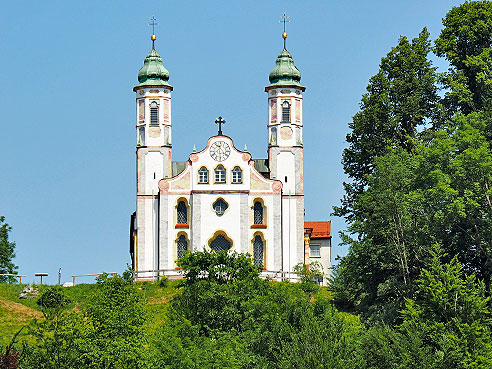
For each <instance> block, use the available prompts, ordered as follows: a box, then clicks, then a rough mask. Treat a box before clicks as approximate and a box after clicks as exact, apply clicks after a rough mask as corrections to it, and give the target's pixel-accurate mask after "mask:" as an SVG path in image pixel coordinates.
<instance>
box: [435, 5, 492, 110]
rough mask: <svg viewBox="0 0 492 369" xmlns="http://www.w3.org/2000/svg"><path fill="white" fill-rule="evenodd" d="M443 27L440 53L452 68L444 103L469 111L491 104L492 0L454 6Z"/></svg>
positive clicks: (437, 44)
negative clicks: (491, 0)
mask: <svg viewBox="0 0 492 369" xmlns="http://www.w3.org/2000/svg"><path fill="white" fill-rule="evenodd" d="M443 25H444V28H443V29H442V31H441V34H440V35H439V37H438V38H437V39H436V41H435V51H436V54H437V55H438V56H443V57H445V58H446V59H447V60H448V61H449V63H450V65H451V66H450V68H449V71H448V72H447V73H446V74H445V76H444V79H443V83H444V85H445V87H447V88H448V92H447V94H446V98H445V101H444V102H445V104H446V106H447V108H448V109H449V110H450V111H451V112H455V111H460V112H462V113H464V114H469V113H471V112H473V111H480V110H489V111H490V109H491V108H492V105H491V103H492V100H491V99H492V3H491V2H490V1H467V2H465V3H463V4H461V5H459V6H456V7H453V8H452V9H451V10H450V11H449V12H448V13H447V14H446V17H444V19H443Z"/></svg>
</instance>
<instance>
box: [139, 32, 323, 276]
mask: <svg viewBox="0 0 492 369" xmlns="http://www.w3.org/2000/svg"><path fill="white" fill-rule="evenodd" d="M286 37H287V35H286V33H284V34H283V38H284V49H283V50H282V52H281V53H280V54H279V55H278V57H277V60H276V65H275V67H274V69H273V70H272V71H271V73H270V76H269V80H270V84H269V85H268V86H266V87H265V92H266V93H267V96H268V97H267V102H268V129H267V132H265V143H266V148H267V153H268V157H267V158H266V159H255V158H252V156H251V154H250V153H249V152H248V151H247V149H246V148H245V149H244V150H240V149H238V148H236V147H235V145H234V142H233V139H232V138H230V137H228V136H225V135H223V134H222V130H221V124H222V123H223V122H224V120H223V119H222V117H219V118H218V120H217V121H216V123H218V124H219V132H218V134H217V135H216V136H213V137H210V138H209V139H208V141H207V142H206V144H205V147H204V148H203V149H202V150H200V151H197V150H195V148H193V152H192V153H191V154H190V155H189V157H188V160H186V161H182V162H178V161H172V145H173V141H172V123H173V122H172V119H171V94H172V91H173V87H172V86H171V85H170V84H169V82H168V81H169V72H168V71H167V69H166V68H165V67H164V65H163V63H162V59H161V57H160V56H159V54H158V53H157V51H156V50H155V48H154V41H155V36H154V35H152V50H151V51H150V53H149V54H148V55H147V57H146V58H145V61H144V65H143V67H142V68H141V69H140V71H139V73H138V80H139V84H138V85H137V86H135V88H134V91H135V93H136V110H137V114H136V115H137V117H136V142H137V147H136V154H137V162H136V166H137V202H136V212H135V213H134V214H133V215H132V219H131V226H130V254H131V258H132V267H133V269H134V270H135V273H136V278H137V280H153V279H155V278H158V277H159V276H164V275H165V276H168V277H169V278H176V277H179V276H180V274H179V269H178V267H177V260H178V259H179V258H180V257H181V256H182V255H183V254H184V253H185V252H186V251H191V252H194V251H203V250H209V251H220V250H228V251H229V252H238V253H249V254H250V255H251V257H252V260H253V262H254V263H255V264H256V265H259V266H261V267H262V268H263V273H262V275H263V276H270V277H272V278H274V279H278V280H280V279H285V278H287V279H291V280H296V278H297V276H296V275H295V273H294V272H293V269H294V266H295V265H297V264H299V263H304V264H308V265H309V264H310V263H312V262H313V261H318V262H320V263H321V265H322V267H323V271H324V273H325V276H327V275H329V271H330V259H331V229H330V225H331V224H330V222H329V221H318V222H305V220H304V186H303V181H304V177H303V136H302V131H303V114H302V102H303V93H304V91H305V87H304V86H302V85H301V84H300V80H301V74H300V72H299V70H298V69H297V68H296V67H295V65H294V60H293V58H292V56H291V54H290V53H289V52H288V51H287V49H286V48H285V39H286ZM177 124H179V122H178V123H177ZM260 127H262V124H261V123H260V122H259V123H258V128H260Z"/></svg>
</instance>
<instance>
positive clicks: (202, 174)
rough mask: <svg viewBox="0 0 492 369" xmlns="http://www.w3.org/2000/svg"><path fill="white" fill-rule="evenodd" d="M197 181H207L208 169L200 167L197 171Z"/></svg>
mask: <svg viewBox="0 0 492 369" xmlns="http://www.w3.org/2000/svg"><path fill="white" fill-rule="evenodd" d="M198 183H208V169H207V168H205V167H201V168H200V170H199V171H198Z"/></svg>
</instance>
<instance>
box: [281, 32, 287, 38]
mask: <svg viewBox="0 0 492 369" xmlns="http://www.w3.org/2000/svg"><path fill="white" fill-rule="evenodd" d="M282 37H283V38H284V40H285V39H286V38H287V32H284V33H282Z"/></svg>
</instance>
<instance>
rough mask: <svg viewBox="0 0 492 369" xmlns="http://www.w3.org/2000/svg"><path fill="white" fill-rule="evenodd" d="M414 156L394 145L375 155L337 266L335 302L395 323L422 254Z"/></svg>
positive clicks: (333, 286)
mask: <svg viewBox="0 0 492 369" xmlns="http://www.w3.org/2000/svg"><path fill="white" fill-rule="evenodd" d="M417 163H418V162H417V160H416V159H415V156H414V155H412V154H410V153H408V152H407V151H405V150H403V149H395V150H394V151H390V152H389V153H387V154H386V155H383V156H380V157H378V158H376V160H375V166H374V172H373V174H371V175H370V176H368V186H367V189H366V190H365V192H364V193H362V194H361V195H359V196H358V198H357V201H356V203H355V204H356V206H357V212H358V214H359V218H361V220H360V221H354V222H353V223H352V224H351V225H350V226H349V228H348V231H349V232H350V233H348V234H342V240H343V242H344V244H346V245H348V246H349V247H350V249H349V252H348V254H347V255H346V256H345V257H344V258H342V259H341V260H340V262H339V264H338V265H337V266H336V267H335V273H334V279H333V283H332V288H333V289H334V292H335V301H336V303H337V305H338V306H339V307H341V308H345V309H349V310H351V309H355V310H356V311H357V312H358V313H361V314H362V317H363V318H364V319H366V320H367V319H371V320H373V321H379V320H383V321H385V322H388V323H393V322H394V321H395V320H397V319H398V317H399V314H398V312H399V310H401V309H402V308H403V306H404V298H405V297H410V296H411V295H412V287H413V283H412V282H413V280H414V279H415V278H416V277H417V276H418V274H419V271H420V267H421V265H422V264H421V263H418V262H417V261H422V260H425V254H426V253H425V251H426V250H425V248H422V247H421V245H422V242H420V238H422V236H423V233H422V232H421V229H419V227H418V225H419V223H420V222H419V221H418V220H419V219H420V217H421V214H422V212H423V210H422V204H421V203H420V202H419V199H418V197H416V196H414V193H413V192H412V190H413V185H414V183H415V167H416V165H417Z"/></svg>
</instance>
